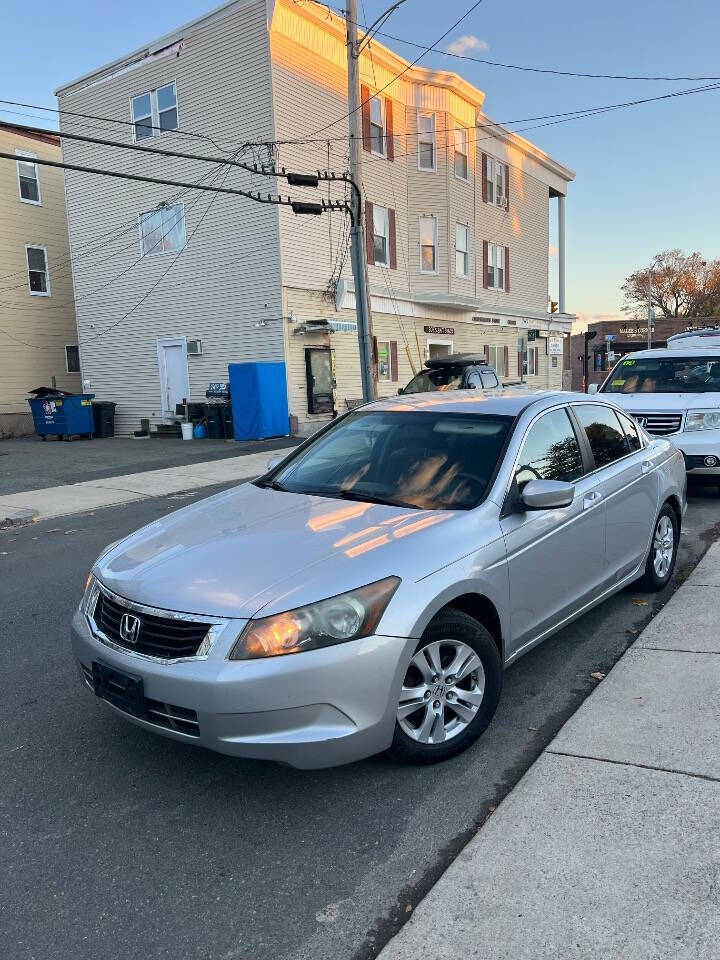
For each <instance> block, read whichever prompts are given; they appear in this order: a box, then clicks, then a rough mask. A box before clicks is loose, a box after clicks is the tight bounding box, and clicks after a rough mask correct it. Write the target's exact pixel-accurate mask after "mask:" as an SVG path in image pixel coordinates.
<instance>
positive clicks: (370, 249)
mask: <svg viewBox="0 0 720 960" xmlns="http://www.w3.org/2000/svg"><path fill="white" fill-rule="evenodd" d="M374 232H375V230H374V224H373V205H372V204H371V203H370V201H369V200H366V201H365V254H366V257H367V262H368V263H375V241H374V240H373V234H374Z"/></svg>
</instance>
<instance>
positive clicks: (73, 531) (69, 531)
mask: <svg viewBox="0 0 720 960" xmlns="http://www.w3.org/2000/svg"><path fill="white" fill-rule="evenodd" d="M69 533H77V530H66V531H65V536H67V535H68V534H69Z"/></svg>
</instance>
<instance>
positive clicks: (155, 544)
mask: <svg viewBox="0 0 720 960" xmlns="http://www.w3.org/2000/svg"><path fill="white" fill-rule="evenodd" d="M684 510H685V468H684V465H683V461H682V455H681V454H680V453H679V452H678V451H677V450H676V449H675V448H674V447H673V446H672V444H671V443H670V442H668V441H667V440H666V439H664V438H661V437H654V438H651V437H649V436H648V435H647V434H645V433H644V432H642V431H640V430H638V428H637V426H636V424H635V422H634V420H632V419H631V418H630V417H628V416H627V415H626V414H624V413H623V412H622V411H621V410H619V409H618V408H617V407H615V406H614V405H613V404H612V403H610V402H608V400H607V399H606V398H605V397H603V398H602V399H596V398H590V397H587V396H585V395H583V394H571V393H527V392H525V393H523V392H521V391H518V392H506V393H504V394H492V393H483V392H474V393H471V392H466V391H456V392H451V393H447V394H443V395H441V396H438V395H436V396H433V398H432V400H431V401H429V399H428V395H427V394H418V395H413V396H406V397H400V398H398V397H395V398H392V399H386V400H382V401H378V402H375V403H372V404H368V405H367V406H364V407H362V408H360V409H358V410H354V411H352V412H350V413H348V414H346V415H345V416H343V417H341V418H340V419H338V420H336V421H335V422H334V423H333V424H331V425H329V426H328V427H326V428H324V429H323V430H322V431H320V432H319V433H318V434H316V435H315V436H314V437H312V438H311V439H310V440H308V441H306V443H304V444H303V445H302V446H300V447H298V448H296V449H295V450H293V451H292V452H291V453H290V454H289V456H287V457H286V458H285V459H284V460H283V461H282V462H281V463H280V464H279V465H277V466H275V467H274V468H273V469H272V470H270V471H269V472H268V473H267V474H266V475H265V476H263V477H262V478H260V479H259V480H257V481H255V482H254V483H246V484H243V485H241V486H238V487H236V488H235V489H232V490H228V491H226V492H224V493H220V494H218V495H217V496H215V497H211V498H209V499H207V500H204V501H200V502H198V503H195V504H192V505H190V506H188V507H185V508H184V509H182V510H179V511H177V512H176V513H174V514H171V515H170V516H164V517H161V518H160V519H158V520H156V521H154V522H153V523H151V524H150V525H148V526H146V527H144V528H142V529H141V530H138V531H137V532H136V533H133V534H131V535H130V536H129V537H126V538H125V539H124V540H122V541H119V542H118V543H116V544H113V545H111V546H110V547H109V548H107V549H106V551H105V552H104V553H103V554H102V555H101V556H100V557H99V558H98V560H97V561H96V563H95V565H94V566H93V569H92V571H91V573H90V576H89V577H88V582H87V587H86V591H85V595H84V597H83V599H82V602H81V604H80V607H79V608H78V610H77V612H76V614H75V616H74V618H73V623H72V646H73V654H74V657H75V659H76V661H77V664H78V667H79V672H80V676H81V678H82V680H83V682H84V683H85V684H86V685H87V686H88V687H89V688H90V690H92V691H94V692H95V694H96V695H97V696H99V697H101V698H102V699H103V700H104V701H106V702H107V703H108V704H110V705H111V706H112V707H114V708H115V709H116V710H118V711H120V712H121V713H122V714H123V715H124V716H126V717H127V718H128V719H130V720H132V721H133V722H135V723H136V724H139V725H140V726H142V727H144V728H145V729H146V730H151V731H155V732H157V733H161V734H163V735H164V736H167V737H171V738H173V739H175V740H181V741H183V742H186V743H189V744H199V745H201V746H205V747H208V748H211V749H213V750H218V751H220V752H222V753H228V754H233V755H236V756H245V757H256V758H263V759H270V760H276V761H281V762H284V763H289V764H291V765H293V766H297V767H323V766H331V765H333V764H339V763H347V762H349V761H353V760H358V759H360V758H361V757H365V756H369V755H370V754H374V753H377V752H379V751H382V750H386V749H388V748H391V749H392V751H393V752H394V753H395V755H396V756H399V757H402V758H405V759H408V760H411V761H414V762H421V763H433V762H436V761H439V760H445V759H447V758H449V757H452V756H454V755H455V754H458V753H460V752H461V751H462V750H465V749H466V748H467V747H468V746H470V744H472V743H473V742H474V741H475V740H476V739H477V738H478V737H479V736H480V735H481V734H482V733H483V731H484V730H485V728H486V727H487V725H488V724H489V723H490V721H491V719H492V717H493V715H494V713H495V710H496V708H497V705H498V701H499V699H500V693H501V689H502V684H503V669H504V668H505V667H506V666H508V665H509V664H511V663H513V662H514V661H515V660H516V659H517V658H518V657H520V656H521V655H522V654H524V653H526V652H527V651H528V650H530V649H531V648H532V647H534V646H535V645H536V644H538V643H540V642H541V641H542V640H544V639H545V638H546V637H548V636H549V635H550V634H552V633H553V632H554V631H556V630H558V629H559V628H560V627H562V626H563V625H565V624H567V623H569V622H570V621H571V620H573V619H575V618H576V617H578V616H580V615H581V614H582V613H583V612H584V611H586V610H588V609H589V608H590V607H592V606H594V605H596V604H598V603H600V602H601V601H602V600H603V599H605V598H606V597H608V596H610V594H612V593H615V592H616V591H618V590H620V589H622V587H624V586H625V585H626V584H629V583H631V582H632V581H634V580H636V579H638V578H642V580H643V584H644V587H645V589H648V590H661V589H662V588H663V587H665V586H666V585H667V583H668V581H669V580H670V577H671V576H672V572H673V568H674V565H675V558H676V555H677V547H678V538H679V535H680V528H681V523H682V518H683V513H684ZM103 749H105V750H107V749H109V745H108V743H107V742H105V743H104V744H103Z"/></svg>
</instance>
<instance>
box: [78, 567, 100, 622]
mask: <svg viewBox="0 0 720 960" xmlns="http://www.w3.org/2000/svg"><path fill="white" fill-rule="evenodd" d="M97 595H98V585H97V580H96V579H95V577H94V576H93V573H92V570H91V571H90V573H89V574H88V578H87V580H86V581H85V593H84V594H83V598H82V600H81V601H80V609H81V610H82V612H83V613H84V614H89V613H90V612H91V611H92V609H93V607H94V606H95V600H96V599H97Z"/></svg>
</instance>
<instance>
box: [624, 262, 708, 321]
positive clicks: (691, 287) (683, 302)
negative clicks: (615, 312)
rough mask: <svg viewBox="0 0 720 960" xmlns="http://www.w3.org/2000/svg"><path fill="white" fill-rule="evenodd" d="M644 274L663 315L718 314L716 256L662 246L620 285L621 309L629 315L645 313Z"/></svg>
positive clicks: (652, 297)
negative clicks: (658, 251) (645, 264)
mask: <svg viewBox="0 0 720 960" xmlns="http://www.w3.org/2000/svg"><path fill="white" fill-rule="evenodd" d="M648 276H649V277H650V290H651V303H652V306H653V307H654V308H655V310H656V311H657V312H658V315H661V316H663V317H670V318H672V317H717V316H720V260H705V259H704V258H703V257H702V255H701V254H700V253H697V252H695V253H691V254H690V255H689V256H686V255H685V254H684V253H683V252H682V250H664V251H663V252H662V253H657V254H655V256H654V257H653V259H652V261H651V263H650V265H649V266H647V267H643V268H642V269H640V270H636V271H635V273H631V274H630V276H629V277H627V278H626V280H625V283H624V284H623V285H622V288H621V289H622V291H623V294H624V300H625V302H624V304H623V308H622V309H623V310H624V311H625V312H626V313H630V314H632V316H633V318H638V319H640V318H642V319H645V318H646V317H647V303H648Z"/></svg>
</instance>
